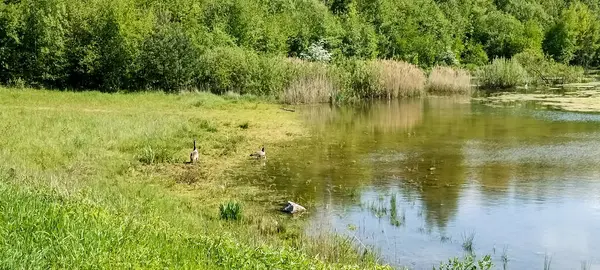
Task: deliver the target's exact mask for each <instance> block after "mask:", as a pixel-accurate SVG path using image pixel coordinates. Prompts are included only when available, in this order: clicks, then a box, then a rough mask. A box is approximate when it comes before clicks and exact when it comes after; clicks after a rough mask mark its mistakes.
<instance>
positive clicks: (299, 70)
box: [280, 59, 339, 104]
mask: <svg viewBox="0 0 600 270" xmlns="http://www.w3.org/2000/svg"><path fill="white" fill-rule="evenodd" d="M288 64H289V65H290V66H289V69H288V70H289V74H288V76H289V78H290V80H289V82H288V84H287V86H286V87H285V89H284V90H283V92H282V93H281V96H280V99H281V101H282V102H284V103H287V104H310V103H325V102H329V101H330V98H331V97H332V96H334V95H335V93H336V92H337V91H338V88H339V87H337V86H336V85H337V84H336V80H335V79H334V77H333V76H332V74H331V69H332V68H331V67H330V66H328V65H327V64H324V63H318V62H308V61H303V60H300V59H288Z"/></svg>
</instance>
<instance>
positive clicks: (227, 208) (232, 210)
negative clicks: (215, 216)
mask: <svg viewBox="0 0 600 270" xmlns="http://www.w3.org/2000/svg"><path fill="white" fill-rule="evenodd" d="M219 212H220V214H221V219H224V220H240V219H242V206H241V204H240V203H238V202H234V201H230V202H228V203H227V204H221V205H220V206H219Z"/></svg>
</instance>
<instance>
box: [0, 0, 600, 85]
mask: <svg viewBox="0 0 600 270" xmlns="http://www.w3.org/2000/svg"><path fill="white" fill-rule="evenodd" d="M599 9H600V5H599V4H598V2H597V1H593V0H581V1H567V0H512V1H506V0H444V1H437V0H374V1H373V0H355V1H347V0H327V1H318V0H302V1H300V0H291V1H282V0H278V1H264V0H225V1H217V0H207V1H195V0H172V1H167V2H164V1H147V0H125V1H117V0H88V1H66V0H40V1H35V0H23V1H2V2H0V83H3V84H12V85H31V86H39V87H51V88H62V89H65V88H66V89H101V90H103V91H118V90H120V89H125V90H146V89H160V90H165V91H178V90H184V89H206V90H210V91H212V92H214V93H225V92H230V91H234V92H237V93H240V94H243V93H250V94H255V95H272V96H277V95H279V94H281V93H282V91H283V90H284V89H285V87H286V86H287V85H288V84H289V82H290V81H291V80H292V79H293V78H290V75H289V74H288V72H287V71H288V68H289V67H288V64H286V61H284V60H283V58H284V57H286V56H287V57H302V56H303V55H306V54H307V53H309V50H311V48H314V47H315V46H318V47H319V48H322V49H324V50H326V53H327V54H331V60H332V61H333V62H335V63H343V62H346V61H348V59H358V60H368V59H374V58H380V59H393V60H404V61H407V62H410V63H412V64H416V65H418V66H420V67H423V68H431V67H433V66H436V65H453V66H463V67H464V66H467V67H469V68H470V69H474V67H476V66H482V65H485V64H487V63H489V60H490V59H494V58H497V57H504V58H511V57H513V56H514V55H515V54H518V53H520V52H523V51H525V50H537V51H542V52H543V53H544V54H545V55H550V56H551V57H552V58H553V59H555V60H556V61H558V62H562V63H565V64H575V65H583V66H586V67H589V66H595V65H600V15H598V14H600V10H599ZM309 54H310V53H309ZM351 61H353V60H351ZM341 66H353V65H352V64H350V65H346V64H342V65H341ZM345 72H347V73H354V72H353V71H345Z"/></svg>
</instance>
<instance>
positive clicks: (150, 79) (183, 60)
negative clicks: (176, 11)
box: [138, 24, 198, 92]
mask: <svg viewBox="0 0 600 270" xmlns="http://www.w3.org/2000/svg"><path fill="white" fill-rule="evenodd" d="M197 58H198V52H197V50H196V49H195V48H194V46H193V45H192V42H191V40H190V39H189V37H188V36H187V35H186V34H185V33H184V32H183V30H182V29H181V27H179V26H177V25H175V24H170V25H166V26H163V27H161V28H160V29H158V30H157V31H156V32H155V33H154V34H153V35H151V36H149V37H148V38H147V39H146V40H145V41H144V45H143V53H142V54H141V55H140V57H139V58H138V60H139V62H140V66H141V69H140V75H139V78H140V79H141V81H142V83H141V84H142V87H143V88H145V89H162V90H166V91H170V92H173V91H177V90H180V89H186V88H190V87H192V86H193V85H194V78H195V77H196V75H197V72H198V70H197Z"/></svg>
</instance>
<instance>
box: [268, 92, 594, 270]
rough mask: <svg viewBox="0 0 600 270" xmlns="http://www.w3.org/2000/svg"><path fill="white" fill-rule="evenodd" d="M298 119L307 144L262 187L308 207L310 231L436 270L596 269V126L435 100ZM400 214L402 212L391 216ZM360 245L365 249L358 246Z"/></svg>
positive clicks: (308, 112) (584, 119) (285, 152)
mask: <svg viewBox="0 0 600 270" xmlns="http://www.w3.org/2000/svg"><path fill="white" fill-rule="evenodd" d="M300 113H302V115H303V116H304V117H305V119H306V121H307V122H308V123H309V125H310V126H311V127H312V136H311V138H310V139H307V140H304V141H302V142H298V143H297V144H295V145H293V146H292V145H290V146H289V149H279V150H278V151H277V152H278V153H277V157H273V158H270V159H269V161H268V162H269V164H268V166H264V168H263V169H262V170H263V173H262V174H263V175H264V179H266V180H265V181H267V183H268V184H269V185H270V187H271V188H274V189H280V190H281V191H282V192H283V193H285V194H290V195H291V196H292V197H293V198H294V199H295V200H296V201H298V202H299V203H304V204H307V205H308V206H310V210H311V211H310V214H309V218H310V219H311V226H309V228H308V229H309V230H311V229H312V230H324V229H327V230H332V231H336V232H338V233H343V234H348V235H351V236H355V237H356V238H357V239H359V241H360V242H361V243H363V244H364V245H368V246H373V247H374V248H375V249H376V250H377V251H378V252H379V253H380V254H381V256H382V259H383V260H384V261H385V262H387V263H389V264H391V265H394V266H407V267H409V268H412V269H431V268H432V266H434V265H438V264H439V262H440V261H445V260H447V259H448V258H450V257H455V256H463V254H465V251H464V248H463V243H464V242H465V240H464V239H465V238H468V237H470V236H473V237H474V239H473V252H474V253H475V254H477V255H480V256H481V255H484V254H490V255H492V258H493V259H494V263H495V265H496V268H497V269H502V268H503V260H502V257H503V255H505V256H506V258H508V263H507V268H508V269H542V268H543V266H544V258H545V257H546V256H548V257H551V266H552V268H553V269H581V264H582V262H585V263H586V264H587V265H588V267H589V266H591V267H589V268H588V269H600V114H582V113H570V112H559V111H550V110H544V109H543V108H536V106H535V105H532V104H529V105H527V104H521V105H519V106H512V107H503V108H496V107H490V106H486V105H482V104H477V103H473V102H470V101H469V99H465V98H448V97H444V98H439V97H438V98H436V97H432V98H427V99H418V100H403V101H392V102H382V103H374V104H368V105H363V106H360V107H351V108H350V107H344V108H335V107H330V106H317V107H310V108H304V109H303V110H302V111H301V112H300ZM392 204H394V205H392ZM357 242H358V241H357Z"/></svg>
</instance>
